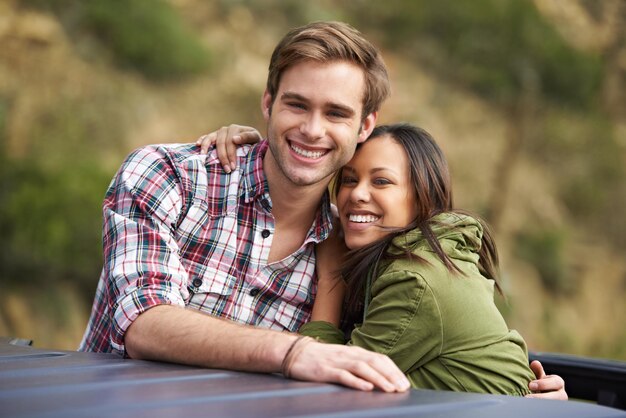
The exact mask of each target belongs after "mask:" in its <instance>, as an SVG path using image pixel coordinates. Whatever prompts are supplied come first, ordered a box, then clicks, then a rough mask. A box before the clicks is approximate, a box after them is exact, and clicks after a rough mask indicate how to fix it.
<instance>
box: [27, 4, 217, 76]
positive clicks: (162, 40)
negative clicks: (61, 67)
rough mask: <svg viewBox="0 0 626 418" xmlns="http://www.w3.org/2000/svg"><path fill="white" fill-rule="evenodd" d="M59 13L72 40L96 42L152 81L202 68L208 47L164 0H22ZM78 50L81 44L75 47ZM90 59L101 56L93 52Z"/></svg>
mask: <svg viewBox="0 0 626 418" xmlns="http://www.w3.org/2000/svg"><path fill="white" fill-rule="evenodd" d="M23 3H24V4H25V5H26V6H29V7H36V8H40V9H46V10H50V11H52V12H53V13H55V14H56V15H58V16H59V18H60V20H61V22H63V23H64V26H65V28H66V30H67V31H68V32H69V33H70V34H71V35H72V39H74V40H76V41H77V42H81V41H83V40H84V39H85V37H87V38H88V39H92V40H95V41H96V43H97V44H98V45H99V46H100V48H101V50H102V51H105V52H108V55H109V56H110V57H111V58H112V59H113V61H114V62H116V63H117V64H118V65H119V66H121V67H123V68H129V69H133V70H136V71H138V72H140V73H141V74H143V75H144V76H145V77H147V78H149V79H153V80H164V79H170V80H174V79H179V78H181V77H185V76H189V75H194V74H198V73H201V72H202V71H204V70H206V69H207V68H208V66H209V63H210V54H209V51H208V49H207V48H206V47H205V46H204V45H203V44H202V42H201V41H200V39H199V38H198V36H197V35H196V34H194V33H193V32H192V31H191V30H190V28H189V26H188V25H185V23H184V22H183V21H182V19H181V17H180V16H179V15H178V13H176V11H175V10H174V9H173V8H172V6H171V5H170V4H169V3H168V2H166V1H163V0H133V1H126V0H97V1H81V0H23ZM79 49H81V48H79ZM88 54H90V55H91V56H92V57H95V56H99V55H100V54H94V53H93V51H90V52H88Z"/></svg>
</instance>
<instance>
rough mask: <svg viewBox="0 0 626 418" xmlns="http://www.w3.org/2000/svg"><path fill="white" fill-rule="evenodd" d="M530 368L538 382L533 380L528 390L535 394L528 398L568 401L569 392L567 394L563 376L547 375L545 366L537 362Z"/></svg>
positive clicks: (531, 364)
mask: <svg viewBox="0 0 626 418" xmlns="http://www.w3.org/2000/svg"><path fill="white" fill-rule="evenodd" d="M530 368H531V370H532V371H533V373H535V376H536V377H537V380H533V381H531V382H530V383H529V384H528V388H529V389H530V390H531V391H532V392H533V393H531V394H530V395H526V397H528V398H541V399H559V400H567V399H568V396H567V392H565V381H564V380H563V379H562V378H561V376H557V375H555V374H551V375H546V372H545V370H544V369H543V365H542V364H541V362H539V361H537V360H535V361H533V362H532V363H530Z"/></svg>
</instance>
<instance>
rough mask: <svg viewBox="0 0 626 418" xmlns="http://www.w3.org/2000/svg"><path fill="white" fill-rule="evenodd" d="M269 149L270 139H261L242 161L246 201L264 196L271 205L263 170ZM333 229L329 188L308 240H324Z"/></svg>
mask: <svg viewBox="0 0 626 418" xmlns="http://www.w3.org/2000/svg"><path fill="white" fill-rule="evenodd" d="M268 149H269V143H268V141H267V140H264V141H261V142H259V143H258V144H255V145H253V146H252V147H251V149H250V151H249V152H248V154H247V155H246V156H245V157H244V160H243V161H242V165H243V198H244V201H245V202H246V203H250V202H251V201H253V200H255V199H260V198H263V199H265V200H267V201H268V202H270V205H271V200H270V196H269V185H268V184H267V178H266V177H265V173H264V172H263V158H264V157H265V153H266V152H267V150H268ZM331 230H332V213H331V210H330V193H329V192H328V190H327V191H326V192H325V193H324V196H323V197H322V201H321V203H320V210H319V211H318V213H317V216H316V218H315V221H314V222H313V225H312V226H311V229H310V231H309V234H308V236H307V239H306V240H307V241H308V240H312V241H314V242H316V243H318V242H321V241H324V240H325V239H326V238H328V235H329V234H330V231H331Z"/></svg>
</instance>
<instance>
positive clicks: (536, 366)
mask: <svg viewBox="0 0 626 418" xmlns="http://www.w3.org/2000/svg"><path fill="white" fill-rule="evenodd" d="M530 369H531V370H532V371H533V373H535V377H536V378H537V379H543V378H544V377H546V372H545V371H544V370H543V365H542V364H541V362H540V361H539V360H533V361H532V362H531V363H530Z"/></svg>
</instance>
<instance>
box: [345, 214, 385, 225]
mask: <svg viewBox="0 0 626 418" xmlns="http://www.w3.org/2000/svg"><path fill="white" fill-rule="evenodd" d="M379 218H380V216H374V215H350V216H349V217H348V219H349V220H350V222H359V223H369V222H376V221H377V220H378V219H379Z"/></svg>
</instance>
